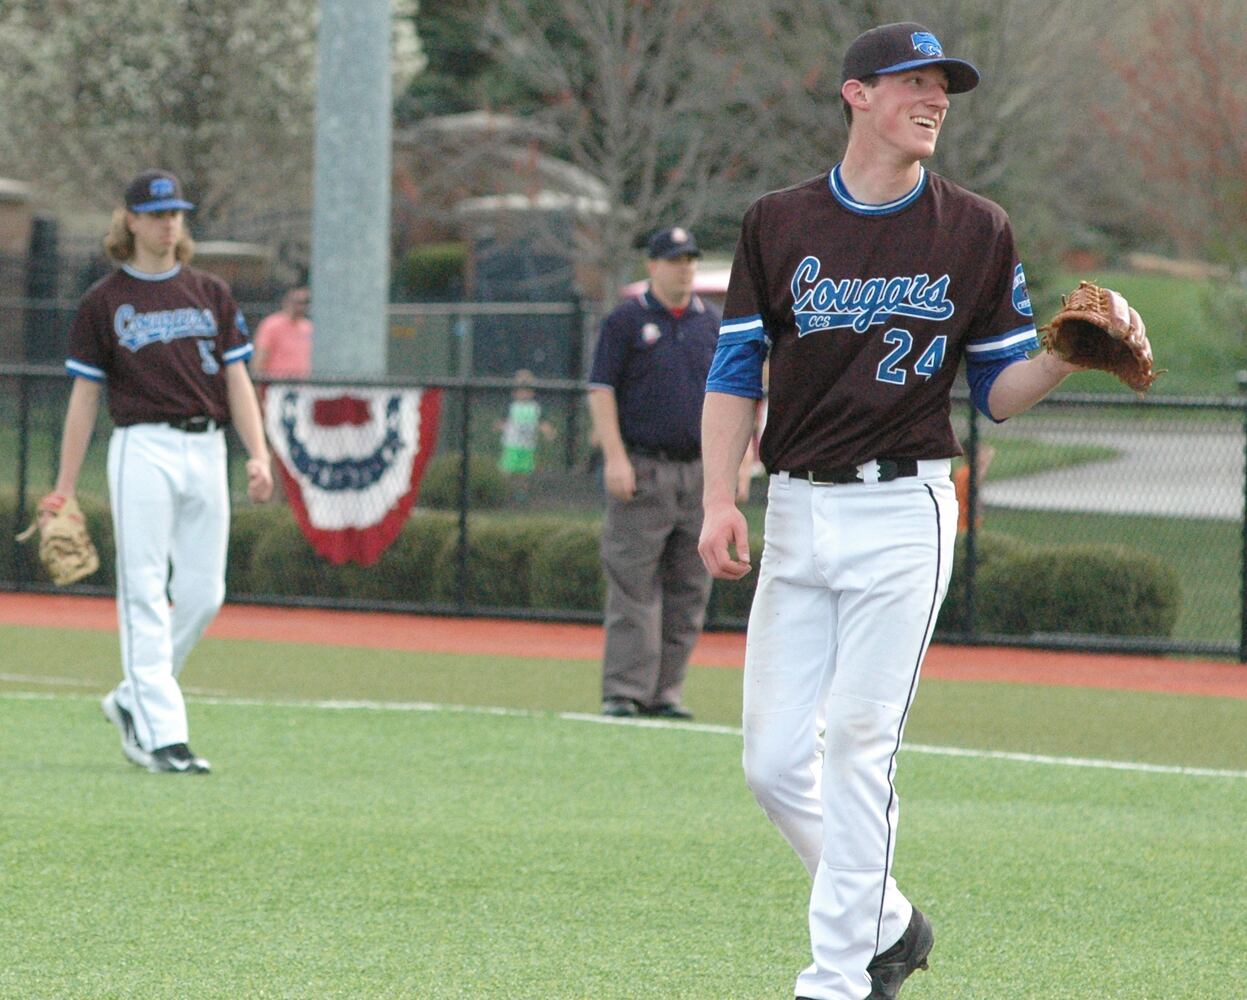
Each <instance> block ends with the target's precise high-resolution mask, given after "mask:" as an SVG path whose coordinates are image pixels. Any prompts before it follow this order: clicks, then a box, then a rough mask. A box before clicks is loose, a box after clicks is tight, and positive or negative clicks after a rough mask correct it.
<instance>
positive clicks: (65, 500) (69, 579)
mask: <svg viewBox="0 0 1247 1000" xmlns="http://www.w3.org/2000/svg"><path fill="white" fill-rule="evenodd" d="M36 531H38V532H39V561H40V562H41V563H43V565H44V568H45V569H47V571H48V576H50V577H51V578H52V582H53V583H55V584H56V585H57V586H58V587H67V586H69V584H71V583H77V582H78V581H79V580H81V579H82V578H83V577H85V576H90V575H91V574H92V573H94V572H95V571H96V570H97V569H99V568H100V557H99V553H98V552H96V551H95V545H94V543H92V541H91V536H90V534H89V533H88V532H87V519H86V518H85V517H84V516H83V514H82V508H81V507H79V506H78V501H77V500H75V499H74V498H73V497H67V496H62V495H61V494H60V493H49V494H48V495H47V496H46V497H44V498H43V499H42V500H40V501H39V509H38V511H37V512H36V513H35V519H34V521H33V522H32V523H31V525H30V527H29V528H27V529H26V530H25V531H23V532H22V533H21V534H20V535H18V536H17V540H18V541H19V542H24V541H26V539H28V538H30V536H31V535H33V534H34V533H35V532H36Z"/></svg>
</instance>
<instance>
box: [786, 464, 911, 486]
mask: <svg viewBox="0 0 1247 1000" xmlns="http://www.w3.org/2000/svg"><path fill="white" fill-rule="evenodd" d="M788 475H789V476H791V477H792V478H793V479H808V480H809V481H810V482H811V483H812V484H813V485H815V486H842V485H844V484H845V483H890V482H891V481H892V480H893V479H904V478H905V477H906V476H916V475H918V460H917V459H916V458H872V459H871V460H870V461H869V462H863V463H862V464H861V465H844V466H841V467H840V468H838V469H789V470H788Z"/></svg>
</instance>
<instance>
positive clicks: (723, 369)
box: [706, 316, 771, 399]
mask: <svg viewBox="0 0 1247 1000" xmlns="http://www.w3.org/2000/svg"><path fill="white" fill-rule="evenodd" d="M770 349H771V341H770V338H769V337H767V335H766V330H765V329H764V328H763V326H762V317H761V316H745V317H743V318H741V319H731V320H724V321H723V324H722V325H721V326H720V327H719V340H718V343H717V344H716V345H715V349H714V360H713V361H712V362H711V363H710V374H709V375H708V376H707V377H706V391H707V392H722V393H725V394H727V395H729V396H746V397H748V398H750V399H761V398H762V397H763V396H764V395H765V392H764V390H763V388H762V365H763V363H764V362H765V361H766V356H767V354H768V353H769V352H770Z"/></svg>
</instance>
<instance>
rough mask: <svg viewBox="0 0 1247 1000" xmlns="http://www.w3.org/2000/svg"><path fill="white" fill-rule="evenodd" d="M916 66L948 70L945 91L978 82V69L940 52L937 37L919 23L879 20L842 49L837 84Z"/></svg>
mask: <svg viewBox="0 0 1247 1000" xmlns="http://www.w3.org/2000/svg"><path fill="white" fill-rule="evenodd" d="M916 66H940V67H942V68H943V70H944V72H945V73H947V74H948V92H949V93H950V94H964V93H965V92H966V91H967V90H973V89H974V88H975V87H977V86H978V85H979V71H978V70H977V69H975V68H974V67H973V66H972V65H971V64H970V63H968V62H966V61H965V60H964V59H950V58H948V57H947V56H945V55H944V47H943V46H942V45H940V40H939V39H938V38H936V37H935V35H934V34H932V33H931V32H930V31H928V30H927V29H926V28H924V27H923V26H922V25H921V24H916V23H914V22H913V21H901V22H899V23H897V24H881V25H880V26H879V27H877V28H871V29H870V30H869V31H865V32H863V33H862V34H860V35H858V36H857V38H855V39H854V40H853V44H852V45H850V46H849V48H848V51H847V52H845V53H844V68H843V70H842V71H841V73H840V84H841V86H843V85H844V84H845V83H847V82H848V81H849V80H862V79H865V78H866V77H868V76H876V75H882V74H886V73H902V72H904V71H905V70H907V69H913V68H915V67H916Z"/></svg>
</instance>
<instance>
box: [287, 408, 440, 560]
mask: <svg viewBox="0 0 1247 1000" xmlns="http://www.w3.org/2000/svg"><path fill="white" fill-rule="evenodd" d="M264 395H265V399H264V425H265V430H266V431H267V433H268V439H269V443H270V445H271V446H272V449H273V454H274V455H275V456H276V458H277V469H278V474H279V475H280V477H281V481H282V485H283V486H284V487H285V490H286V496H287V499H288V500H289V502H290V508H291V510H292V511H293V512H294V516H295V520H296V521H297V522H298V524H299V528H300V529H301V530H302V532H303V535H304V537H306V538H307V540H308V541H309V542H310V543H311V545H312V548H313V549H315V550H316V551H317V552H318V553H319V554H320V555H322V556H324V557H325V558H326V559H328V560H329V561H330V562H331V563H334V564H341V563H345V562H356V563H359V564H360V565H363V566H369V565H371V564H373V563H375V562H376V561H377V560H378V559H380V558H381V555H382V553H383V552H385V550H386V549H387V548H389V546H390V543H392V542H393V541H394V539H395V538H397V537H398V534H399V532H400V531H402V528H403V523H404V522H405V521H406V519H407V515H408V514H409V513H410V512H411V508H412V506H413V505H414V504H415V502H416V496H417V494H418V492H419V489H420V479H421V477H422V476H423V475H424V469H425V466H426V465H427V464H428V461H429V458H430V457H431V456H432V454H433V451H434V449H435V448H436V446H437V426H438V420H439V419H440V416H441V397H442V394H441V390H438V389H360V388H351V389H349V390H346V389H342V388H337V387H333V386H311V385H299V384H294V383H281V384H278V385H271V386H269V387H268V389H267V391H266V392H265V394H264Z"/></svg>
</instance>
